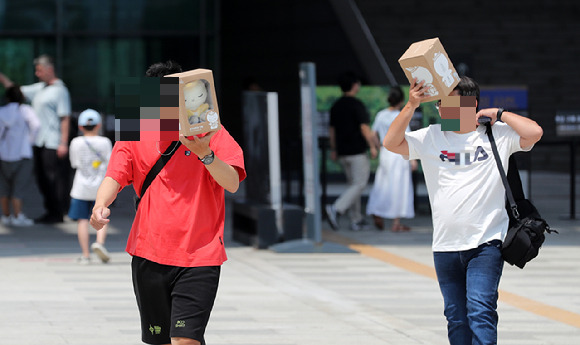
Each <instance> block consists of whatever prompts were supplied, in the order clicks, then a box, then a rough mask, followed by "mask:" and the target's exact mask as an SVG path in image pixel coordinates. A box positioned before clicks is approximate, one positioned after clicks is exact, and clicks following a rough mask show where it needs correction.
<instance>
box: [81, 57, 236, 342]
mask: <svg viewBox="0 0 580 345" xmlns="http://www.w3.org/2000/svg"><path fill="white" fill-rule="evenodd" d="M177 72H181V67H180V66H179V65H178V64H176V63H175V62H171V61H168V62H167V63H157V64H154V65H152V66H151V67H150V68H149V69H148V70H147V72H146V76H147V77H163V76H166V75H168V74H172V73H177ZM164 152H167V153H164ZM170 152H171V153H173V156H171V158H170V159H169V161H168V162H167V164H166V165H165V166H164V167H163V169H162V170H161V172H160V173H159V174H158V175H157V176H156V177H155V179H154V180H153V182H151V184H150V186H149V189H147V191H146V193H145V194H143V195H141V193H140V192H139V191H140V190H141V187H142V186H143V182H144V180H145V177H146V176H147V174H148V173H149V171H150V170H151V167H153V165H154V164H155V162H156V161H157V160H158V159H159V158H160V157H161V156H162V155H168V154H169V153H170ZM245 176H246V171H245V169H244V154H243V152H242V149H241V147H240V146H239V145H238V144H237V143H236V141H235V140H234V138H233V137H232V136H231V135H230V134H229V133H228V131H227V130H226V129H225V128H224V127H223V123H222V127H221V128H220V129H217V130H215V131H212V132H208V133H206V134H204V135H199V136H192V137H191V138H187V137H185V136H183V135H180V136H179V141H174V142H170V141H117V142H116V143H115V146H114V147H113V153H112V154H111V160H110V161H109V166H108V168H107V174H106V176H105V179H104V180H103V182H102V184H101V186H100V187H99V190H98V192H97V200H96V202H95V207H94V208H93V213H92V216H91V225H93V227H94V228H95V229H97V230H98V229H101V228H102V227H104V226H105V225H106V224H107V223H108V222H109V215H110V213H111V211H110V209H109V205H110V204H111V203H112V202H113V201H114V200H115V198H116V197H117V193H118V192H119V191H120V190H121V189H122V188H123V187H125V186H127V185H129V184H132V185H133V187H134V188H135V190H136V191H137V194H138V195H140V197H141V199H140V202H139V204H138V207H137V213H136V214H135V220H134V221H133V225H132V227H131V233H130V234H129V238H128V241H127V252H128V253H129V254H130V255H131V256H133V259H132V263H131V269H132V274H133V287H134V291H135V295H136V297H137V305H138V306H139V312H140V315H141V331H142V340H143V342H145V343H149V344H169V343H171V344H173V345H193V344H205V340H204V334H205V329H206V326H207V323H208V321H209V317H210V313H211V310H212V308H213V304H214V301H215V297H216V294H217V288H218V283H219V277H220V270H221V265H222V264H223V262H224V261H225V260H226V259H227V257H226V252H225V247H224V240H223V235H224V221H225V190H227V191H229V192H231V193H235V192H236V191H237V190H238V188H239V184H240V182H241V181H242V180H243V179H244V178H245Z"/></svg>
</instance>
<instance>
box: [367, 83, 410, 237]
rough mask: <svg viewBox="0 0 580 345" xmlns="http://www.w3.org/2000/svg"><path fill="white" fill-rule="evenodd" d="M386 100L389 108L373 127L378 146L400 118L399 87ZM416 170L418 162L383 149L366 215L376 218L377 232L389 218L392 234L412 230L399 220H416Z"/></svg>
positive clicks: (378, 117)
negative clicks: (414, 196) (413, 174)
mask: <svg viewBox="0 0 580 345" xmlns="http://www.w3.org/2000/svg"><path fill="white" fill-rule="evenodd" d="M387 100H388V102H389V107H388V108H387V109H383V110H381V111H379V112H378V113H377V116H376V117H375V122H374V123H373V127H372V129H373V131H374V133H375V138H376V139H377V144H378V145H380V141H379V138H380V140H381V141H382V139H383V138H384V137H385V135H387V131H388V130H389V126H390V125H391V123H392V122H393V120H394V119H395V117H397V115H399V112H400V111H401V108H402V106H403V101H404V100H405V96H404V95H403V91H402V90H401V88H400V87H398V86H397V87H392V88H391V90H390V91H389V96H388V99H387ZM406 131H407V132H409V131H410V128H409V127H407V129H406ZM416 167H417V161H411V162H409V161H407V160H405V159H404V158H403V157H401V155H398V154H396V153H392V152H390V151H388V150H387V149H386V148H384V147H381V150H380V153H379V167H378V168H377V171H376V173H375V182H374V184H373V188H372V189H371V192H370V194H369V201H368V204H367V214H368V215H370V216H372V217H373V221H374V224H375V227H376V228H377V229H379V230H383V229H384V221H383V218H390V219H393V222H392V224H391V230H392V231H395V232H397V231H409V230H410V228H409V227H408V226H406V225H403V224H401V221H400V219H401V218H413V217H415V208H414V203H413V202H414V199H413V180H412V177H411V170H412V169H416Z"/></svg>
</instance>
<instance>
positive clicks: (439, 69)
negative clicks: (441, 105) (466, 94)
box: [399, 37, 459, 102]
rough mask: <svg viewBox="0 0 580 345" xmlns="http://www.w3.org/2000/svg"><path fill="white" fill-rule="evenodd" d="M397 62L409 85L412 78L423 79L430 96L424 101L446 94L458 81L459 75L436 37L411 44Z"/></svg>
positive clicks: (440, 97) (439, 97)
mask: <svg viewBox="0 0 580 345" xmlns="http://www.w3.org/2000/svg"><path fill="white" fill-rule="evenodd" d="M399 64H400V65H401V68H403V71H404V72H405V75H406V76H407V79H409V83H411V85H412V84H413V79H414V78H417V81H418V82H421V81H422V80H424V81H425V86H426V87H427V92H428V93H429V95H430V96H429V97H428V98H427V99H425V100H424V102H428V101H433V100H437V99H442V98H443V97H445V96H448V95H449V94H450V93H451V91H453V88H454V87H455V86H457V84H458V83H459V75H458V74H457V72H456V71H455V68H454V67H453V64H452V63H451V61H450V60H449V57H448V56H447V53H446V52H445V49H443V45H442V44H441V41H439V38H437V37H436V38H432V39H428V40H424V41H420V42H415V43H413V44H411V46H410V47H409V49H407V51H406V52H405V54H403V56H401V58H400V59H399Z"/></svg>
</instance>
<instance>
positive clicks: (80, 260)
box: [77, 256, 91, 265]
mask: <svg viewBox="0 0 580 345" xmlns="http://www.w3.org/2000/svg"><path fill="white" fill-rule="evenodd" d="M90 263H91V258H90V257H86V256H81V257H80V258H78V259H77V264H79V265H89V264H90Z"/></svg>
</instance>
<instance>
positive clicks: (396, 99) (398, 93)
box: [387, 86, 405, 107]
mask: <svg viewBox="0 0 580 345" xmlns="http://www.w3.org/2000/svg"><path fill="white" fill-rule="evenodd" d="M404 99H405V96H403V90H401V88H400V87H398V86H393V87H392V88H391V90H390V91H389V97H388V98H387V101H389V105H390V106H391V107H394V106H396V105H397V104H399V103H401V102H402V101H403V100H404Z"/></svg>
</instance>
